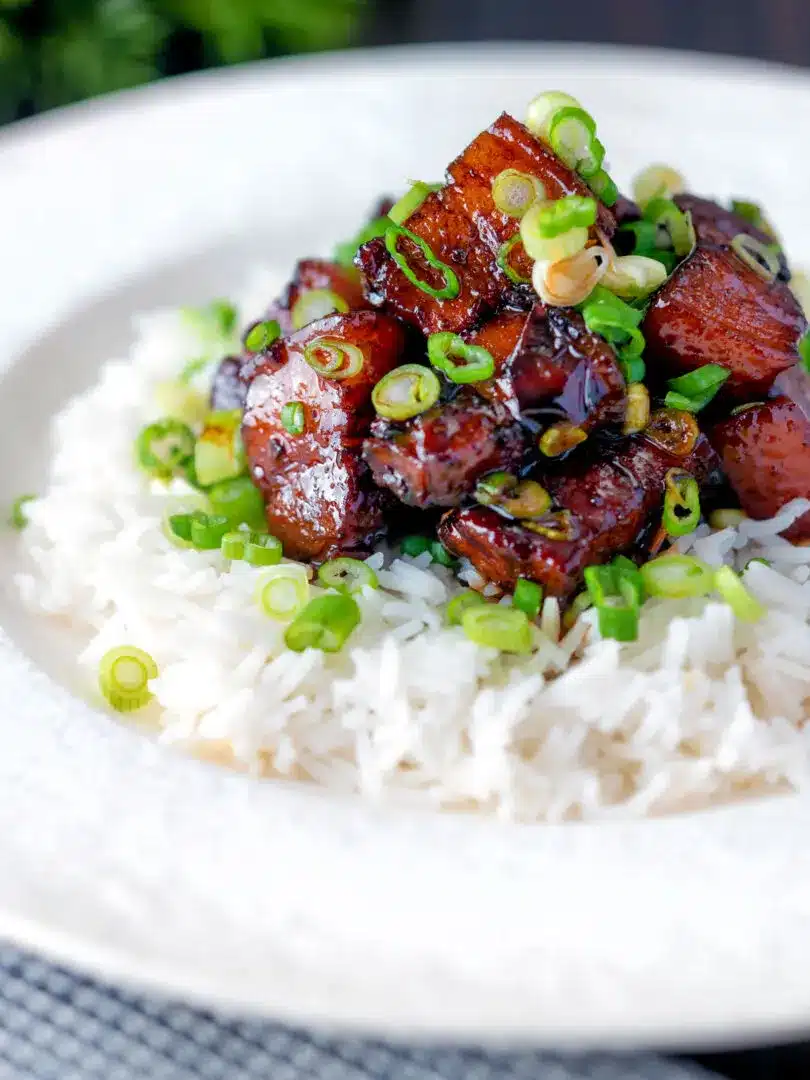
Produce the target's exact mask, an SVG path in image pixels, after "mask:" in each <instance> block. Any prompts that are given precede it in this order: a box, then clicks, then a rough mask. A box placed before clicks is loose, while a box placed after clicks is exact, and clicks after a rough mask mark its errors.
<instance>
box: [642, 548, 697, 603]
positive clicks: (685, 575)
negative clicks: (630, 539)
mask: <svg viewBox="0 0 810 1080" xmlns="http://www.w3.org/2000/svg"><path fill="white" fill-rule="evenodd" d="M641 577H642V580H643V581H644V588H645V589H646V590H647V593H648V595H650V596H665V597H668V598H670V599H672V600H681V599H686V598H687V597H691V596H708V594H709V593H710V592H711V591H712V589H713V588H714V572H713V570H712V568H711V567H710V566H707V564H706V563H704V562H701V560H700V559H695V558H694V557H693V556H691V555H659V556H658V558H657V559H651V560H650V561H649V562H648V563H645V564H644V566H642V567H641Z"/></svg>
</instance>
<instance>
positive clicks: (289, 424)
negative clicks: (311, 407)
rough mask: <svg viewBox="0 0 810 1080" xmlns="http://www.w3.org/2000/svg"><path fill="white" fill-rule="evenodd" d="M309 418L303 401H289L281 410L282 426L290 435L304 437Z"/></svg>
mask: <svg viewBox="0 0 810 1080" xmlns="http://www.w3.org/2000/svg"><path fill="white" fill-rule="evenodd" d="M306 424H307V417H306V410H305V408H304V404H303V402H301V401H288V402H287V404H286V405H284V406H282V409H281V426H282V427H283V428H284V430H285V431H286V432H287V433H288V434H290V435H303V433H304V429H305V428H306Z"/></svg>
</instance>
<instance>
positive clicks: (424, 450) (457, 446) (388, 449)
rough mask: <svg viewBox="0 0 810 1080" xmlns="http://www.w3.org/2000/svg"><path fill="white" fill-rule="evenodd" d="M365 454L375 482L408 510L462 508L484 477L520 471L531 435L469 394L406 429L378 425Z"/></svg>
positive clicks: (500, 408)
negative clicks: (388, 491)
mask: <svg viewBox="0 0 810 1080" xmlns="http://www.w3.org/2000/svg"><path fill="white" fill-rule="evenodd" d="M371 430H372V437H371V438H369V439H366V441H365V443H364V444H363V454H364V457H365V459H366V461H367V462H368V464H369V466H370V468H371V472H372V475H373V477H374V481H375V483H376V484H378V485H379V486H380V487H383V488H388V489H389V490H390V491H392V492H393V493H394V494H395V495H396V496H397V498H398V499H400V500H401V501H402V502H404V503H406V504H407V505H408V506H418V507H423V508H427V507H430V506H458V505H459V504H460V503H461V502H462V501H463V499H464V498H465V497H466V496H468V495H469V494H470V493H471V492H472V491H473V490H474V488H475V484H476V481H477V480H478V479H479V477H481V476H483V475H484V473H489V472H495V471H498V470H505V471H507V472H509V471H512V470H515V469H518V468H519V467H520V465H521V462H522V460H523V456H524V454H525V452H526V449H527V444H528V435H527V433H526V432H525V431H524V429H523V428H522V427H521V425H520V424H518V423H516V422H515V420H514V419H513V418H512V417H511V415H510V414H509V413H508V412H507V410H506V409H505V408H504V407H503V406H502V405H498V404H489V403H488V402H486V401H482V400H481V398H480V397H478V396H477V394H475V393H474V392H473V390H472V389H470V388H465V389H463V390H461V391H460V392H459V393H458V394H457V395H456V397H455V398H454V399H453V400H452V401H450V402H448V403H447V404H444V405H436V406H434V407H433V408H432V409H429V410H428V411H427V412H425V413H422V414H421V416H416V417H414V419H413V420H410V421H408V422H407V423H406V424H396V423H388V422H387V421H382V420H378V421H376V422H375V423H374V425H373V426H372V429H371Z"/></svg>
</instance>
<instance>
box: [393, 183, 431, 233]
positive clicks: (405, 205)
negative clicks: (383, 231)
mask: <svg viewBox="0 0 810 1080" xmlns="http://www.w3.org/2000/svg"><path fill="white" fill-rule="evenodd" d="M443 187H444V185H443V184H428V183H426V182H425V181H424V180H417V181H416V182H415V183H414V184H413V186H412V187H411V188H410V190H409V191H406V192H405V194H404V195H403V196H402V198H401V199H400V200H399V201H398V202H395V203H394V205H393V206H392V207H391V209H390V210H389V211H388V218H389V224H390V222H392V221H393V223H394V224H395V225H402V224H404V222H406V221H407V220H408V218H409V217H410V216H411V214H415V213H416V211H417V210H418V209H419V207H420V206H421V205H422V203H423V202H424V201H425V199H426V198H427V197H428V195H431V194H432V193H433V192H434V191H441V189H442V188H443Z"/></svg>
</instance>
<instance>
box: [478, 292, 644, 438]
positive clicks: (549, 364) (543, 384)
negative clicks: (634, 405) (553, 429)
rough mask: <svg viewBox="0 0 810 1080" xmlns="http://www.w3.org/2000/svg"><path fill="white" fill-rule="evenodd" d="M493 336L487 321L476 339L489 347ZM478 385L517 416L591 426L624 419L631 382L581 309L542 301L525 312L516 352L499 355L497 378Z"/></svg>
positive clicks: (614, 354) (600, 425) (609, 347)
mask: <svg viewBox="0 0 810 1080" xmlns="http://www.w3.org/2000/svg"><path fill="white" fill-rule="evenodd" d="M502 317H503V316H500V317H499V316H496V320H497V318H502ZM493 321H495V320H493ZM487 337H488V325H487V324H485V325H484V327H483V328H482V329H481V330H480V331H478V332H477V333H474V334H472V335H470V341H471V342H472V343H473V344H476V345H484V346H485V347H487V348H488V347H489V346H488V345H487ZM493 355H495V354H494V353H493ZM476 389H477V390H478V392H479V393H481V394H484V395H485V396H487V397H488V398H490V399H491V400H495V401H499V402H502V403H503V404H504V405H506V406H507V408H508V409H509V410H510V411H511V413H512V415H513V416H515V417H523V418H524V419H526V418H528V419H538V420H542V422H543V426H547V425H548V424H549V423H556V422H558V421H561V420H562V421H565V422H567V423H570V424H573V425H575V426H576V427H580V428H582V429H583V431H586V432H590V431H592V430H593V429H595V428H598V427H602V426H604V425H605V424H621V422H622V420H623V419H624V410H625V394H626V389H627V387H626V383H625V379H624V376H623V374H622V372H621V369H620V368H619V364H618V361H617V359H616V353H615V352H614V350H613V348H612V347H611V346H610V345H608V343H607V342H606V341H605V340H604V338H601V337H599V336H598V335H597V334H592V333H591V332H590V331H589V330H588V328H587V327H586V326H585V322H584V320H583V318H582V316H581V315H580V314H578V313H577V312H576V311H573V310H572V309H570V308H546V307H545V305H543V304H542V303H538V304H537V305H536V306H535V308H534V309H533V311H532V312H531V314H530V315H529V317H528V319H525V318H524V321H523V329H522V332H521V335H520V338H519V340H518V341H517V343H516V345H515V347H514V348H513V350H512V352H511V353H510V354H509V356H508V357H507V358H506V359H505V360H504V361H503V362H502V363H498V362H497V360H496V369H495V376H494V377H493V379H491V380H489V381H488V382H487V383H480V384H476Z"/></svg>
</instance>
